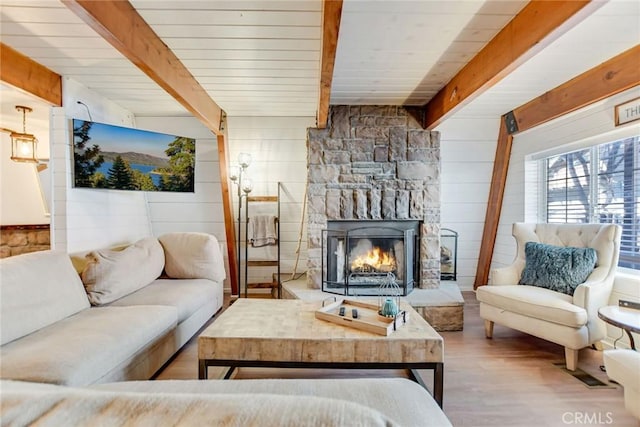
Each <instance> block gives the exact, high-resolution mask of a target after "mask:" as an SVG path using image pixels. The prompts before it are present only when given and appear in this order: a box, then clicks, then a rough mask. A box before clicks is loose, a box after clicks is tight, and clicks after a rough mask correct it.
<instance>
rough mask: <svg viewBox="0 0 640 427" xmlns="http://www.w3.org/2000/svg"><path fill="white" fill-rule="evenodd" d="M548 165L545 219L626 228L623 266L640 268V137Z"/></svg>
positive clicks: (549, 160) (563, 157)
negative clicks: (613, 225) (595, 223)
mask: <svg viewBox="0 0 640 427" xmlns="http://www.w3.org/2000/svg"><path fill="white" fill-rule="evenodd" d="M543 162H544V169H545V171H546V196H545V198H546V204H545V207H546V211H545V215H546V221H547V222H549V223H583V222H597V223H612V224H619V225H621V226H622V241H621V245H620V262H619V263H618V265H619V266H621V267H628V268H633V269H636V270H640V136H636V137H633V138H626V139H622V140H619V141H615V142H610V143H607V144H601V145H598V146H595V147H591V148H587V149H583V150H579V151H574V152H571V153H566V154H562V155H559V156H553V157H549V158H547V159H544V160H543Z"/></svg>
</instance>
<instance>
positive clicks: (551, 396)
mask: <svg viewBox="0 0 640 427" xmlns="http://www.w3.org/2000/svg"><path fill="white" fill-rule="evenodd" d="M463 295H464V298H465V307H464V331H461V332H442V333H441V335H442V336H443V337H444V341H445V374H444V382H445V384H444V411H445V413H446V414H447V416H448V417H449V419H450V420H451V422H452V423H453V425H454V426H473V427H484V426H493V427H495V426H500V427H511V426H513V427H516V426H523V427H530V426H536V427H538V426H540V427H542V426H548V427H555V426H565V425H574V426H577V425H611V426H634V427H637V426H639V425H640V423H639V422H638V421H637V420H636V419H635V418H633V417H632V416H631V415H630V414H629V413H628V412H627V411H626V410H625V409H624V400H623V390H622V388H621V387H620V386H618V385H616V384H613V383H609V382H608V379H607V375H606V373H604V372H602V371H601V370H600V365H601V364H602V353H601V352H599V351H596V350H593V349H584V350H582V351H580V359H579V362H578V367H579V368H580V369H581V370H583V371H585V372H587V373H588V374H591V375H592V376H594V377H596V378H598V379H600V380H601V381H603V382H605V383H607V384H609V385H610V386H611V388H588V387H587V386H586V385H584V384H583V383H582V382H581V381H580V380H578V379H576V378H574V377H573V376H572V375H570V374H569V373H568V372H567V371H565V370H563V369H562V368H561V367H558V366H556V365H554V363H557V362H563V361H564V350H563V348H562V347H560V346H558V345H555V344H552V343H549V342H547V341H544V340H541V339H538V338H535V337H532V336H529V335H526V334H523V333H520V332H518V331H514V330H512V329H509V328H506V327H503V326H500V325H496V326H495V329H494V335H493V337H494V338H493V339H492V340H488V339H486V338H485V337H484V324H483V321H482V320H481V319H480V317H479V314H478V311H479V309H478V303H477V301H476V299H475V293H473V292H463ZM226 306H228V302H227V305H225V307H226ZM214 320H215V319H214ZM197 359H198V352H197V339H196V338H193V339H191V341H190V342H189V343H188V344H187V345H185V347H184V348H183V349H182V351H181V352H180V353H178V355H177V356H176V357H175V359H174V360H173V361H172V362H171V363H170V364H168V365H167V366H166V367H165V368H164V369H163V370H162V371H161V372H160V373H159V374H158V375H157V377H156V379H158V380H164V379H196V378H198V360H197ZM220 372H221V371H220ZM211 373H212V372H211V371H210V375H211ZM420 373H421V375H422V376H423V379H424V380H425V382H426V384H429V385H430V384H433V379H432V376H431V375H432V374H431V372H430V371H420ZM371 375H377V376H406V375H405V374H404V372H402V371H394V370H389V371H366V370H332V369H327V370H313V371H312V370H309V369H289V370H285V369H257V368H255V369H249V368H245V369H241V370H239V372H238V373H237V375H236V377H235V378H236V380H240V379H247V378H345V377H354V376H371Z"/></svg>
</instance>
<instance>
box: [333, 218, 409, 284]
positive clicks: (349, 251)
mask: <svg viewBox="0 0 640 427" xmlns="http://www.w3.org/2000/svg"><path fill="white" fill-rule="evenodd" d="M419 230H420V222H419V221H329V222H328V228H327V229H326V230H323V266H322V271H323V280H322V288H323V290H324V291H326V292H332V293H338V294H343V295H378V290H379V288H380V286H381V285H383V284H385V283H386V282H387V281H388V280H389V273H392V274H393V277H395V280H396V283H397V284H398V286H399V287H400V290H401V292H402V295H407V294H408V293H409V292H411V291H412V290H413V286H414V283H416V281H417V280H418V272H419V269H418V266H417V265H416V262H415V261H416V260H418V259H420V258H419V256H418V250H419V247H420V245H419V244H418V238H419Z"/></svg>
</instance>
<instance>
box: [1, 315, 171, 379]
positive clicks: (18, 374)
mask: <svg viewBox="0 0 640 427" xmlns="http://www.w3.org/2000/svg"><path fill="white" fill-rule="evenodd" d="M177 317H178V316H177V312H176V309H175V308H173V307H163V306H151V305H149V306H136V307H92V308H89V309H86V310H83V311H81V312H79V313H77V314H75V315H73V316H71V317H68V318H66V319H64V320H61V321H59V322H56V323H55V324H53V325H50V326H48V327H46V328H43V329H41V330H39V331H37V332H34V333H33V334H31V335H28V336H26V337H23V338H22V339H20V340H17V341H14V342H11V343H9V344H6V345H3V346H2V347H0V377H1V378H3V379H14V380H23V381H34V382H45V383H55V384H66V385H87V384H92V383H95V382H99V381H100V380H101V378H102V377H104V376H107V375H108V374H109V373H110V371H112V370H114V369H116V368H118V366H119V365H120V364H122V363H123V362H126V361H127V360H129V359H130V358H131V357H133V356H134V355H136V354H138V353H140V352H143V351H145V350H146V349H147V348H148V347H150V346H152V345H153V344H154V343H156V342H158V341H159V340H161V339H162V338H164V337H165V336H166V335H167V334H169V333H171V332H172V331H173V329H174V328H175V327H176V324H177Z"/></svg>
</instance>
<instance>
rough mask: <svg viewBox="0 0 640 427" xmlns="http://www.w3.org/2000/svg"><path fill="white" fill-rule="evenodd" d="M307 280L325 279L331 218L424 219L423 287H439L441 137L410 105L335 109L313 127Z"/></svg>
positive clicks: (312, 284) (310, 136) (310, 132)
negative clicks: (322, 124)
mask: <svg viewBox="0 0 640 427" xmlns="http://www.w3.org/2000/svg"><path fill="white" fill-rule="evenodd" d="M307 145H308V218H307V221H308V222H307V223H308V229H307V235H308V271H307V278H308V285H309V287H312V288H320V287H321V284H322V271H321V269H322V259H321V257H322V230H323V229H326V228H327V220H351V219H353V220H368V219H371V220H381V219H382V220H385V219H389V220H402V219H412V220H420V221H422V225H421V230H420V283H419V287H420V288H437V287H439V284H440V136H439V133H438V132H432V131H429V130H424V129H422V128H421V127H420V125H419V124H418V123H417V122H416V120H415V119H414V118H413V117H412V116H411V115H410V114H409V113H408V111H407V110H406V109H404V108H403V107H397V106H345V105H339V106H332V107H331V109H330V111H329V123H328V125H327V127H326V128H325V129H315V128H312V129H309V130H308V135H307Z"/></svg>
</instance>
